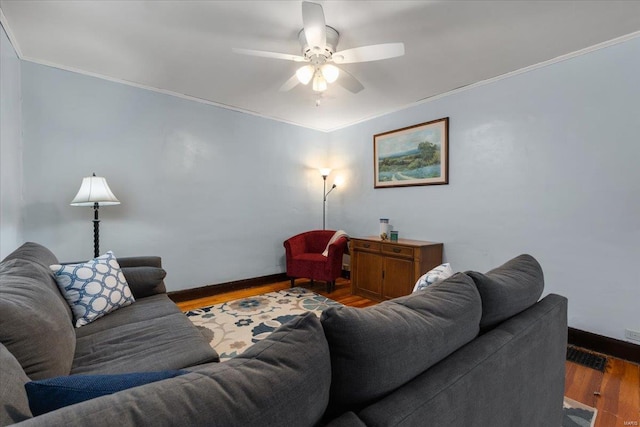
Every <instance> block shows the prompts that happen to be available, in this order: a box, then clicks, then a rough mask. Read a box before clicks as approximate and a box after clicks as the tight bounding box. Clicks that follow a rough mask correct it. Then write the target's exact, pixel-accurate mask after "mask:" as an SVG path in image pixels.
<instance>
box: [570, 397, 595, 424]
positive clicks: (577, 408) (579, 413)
mask: <svg viewBox="0 0 640 427" xmlns="http://www.w3.org/2000/svg"><path fill="white" fill-rule="evenodd" d="M562 406H563V409H562V412H563V419H562V427H593V426H594V425H595V422H596V415H597V414H598V410H597V409H595V408H592V407H591V406H587V405H585V404H584V403H580V402H576V401H575V400H573V399H569V398H568V397H566V396H565V397H564V404H563V405H562Z"/></svg>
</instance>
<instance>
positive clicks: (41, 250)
mask: <svg viewBox="0 0 640 427" xmlns="http://www.w3.org/2000/svg"><path fill="white" fill-rule="evenodd" d="M12 259H21V260H25V261H31V262H33V263H34V264H33V265H32V270H33V271H32V273H33V275H34V276H33V278H37V279H39V280H42V283H43V285H47V286H48V287H49V288H51V290H53V291H54V293H55V294H56V296H57V297H58V298H59V299H60V301H62V302H63V303H64V304H63V306H64V307H65V311H66V312H67V314H68V316H69V321H73V314H71V307H69V305H68V304H67V300H65V299H64V297H63V296H62V294H61V293H60V289H58V284H57V283H56V278H55V276H54V274H53V271H51V270H50V269H49V266H50V265H51V264H58V258H56V256H55V255H54V254H53V252H51V251H50V250H49V249H47V248H45V247H44V246H42V245H40V244H38V243H34V242H26V243H24V244H23V245H22V246H20V247H19V248H18V249H16V250H15V251H13V252H12V253H10V254H9V255H7V257H6V258H5V259H4V260H3V261H9V260H12Z"/></svg>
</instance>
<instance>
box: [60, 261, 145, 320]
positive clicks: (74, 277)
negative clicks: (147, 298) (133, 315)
mask: <svg viewBox="0 0 640 427" xmlns="http://www.w3.org/2000/svg"><path fill="white" fill-rule="evenodd" d="M49 268H51V270H53V272H54V274H55V276H56V282H57V284H58V287H59V288H60V291H61V292H62V294H63V295H64V297H65V299H66V300H67V302H68V303H69V306H70V307H71V311H72V312H73V317H74V319H75V325H76V328H79V327H80V326H84V325H86V324H89V323H91V322H93V321H94V320H96V319H98V318H100V317H102V316H104V315H105V314H107V313H110V312H112V311H114V310H117V309H118V308H121V307H125V306H127V305H129V304H131V303H133V302H135V299H134V298H133V295H132V294H131V290H130V289H129V285H128V284H127V280H126V279H125V278H124V274H122V271H121V270H120V265H118V261H117V260H116V257H115V256H114V255H113V252H111V251H109V252H107V253H106V254H104V255H101V256H99V257H98V258H94V259H92V260H91V261H87V262H85V263H82V264H67V265H57V264H56V265H51V266H49Z"/></svg>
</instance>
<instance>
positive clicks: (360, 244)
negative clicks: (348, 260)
mask: <svg viewBox="0 0 640 427" xmlns="http://www.w3.org/2000/svg"><path fill="white" fill-rule="evenodd" d="M351 242H352V243H353V249H360V250H363V251H370V252H380V243H377V242H369V241H366V240H352V241H351Z"/></svg>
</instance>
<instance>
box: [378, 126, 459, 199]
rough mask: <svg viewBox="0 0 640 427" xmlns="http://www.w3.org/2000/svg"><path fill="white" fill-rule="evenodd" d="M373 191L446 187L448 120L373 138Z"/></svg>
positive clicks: (394, 131) (411, 127) (447, 173)
mask: <svg viewBox="0 0 640 427" xmlns="http://www.w3.org/2000/svg"><path fill="white" fill-rule="evenodd" d="M373 169H374V188H390V187H409V186H415V185H442V184H448V183H449V117H444V118H441V119H437V120H432V121H430V122H425V123H420V124H417V125H413V126H408V127H404V128H401V129H396V130H392V131H389V132H384V133H379V134H377V135H374V136H373Z"/></svg>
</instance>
